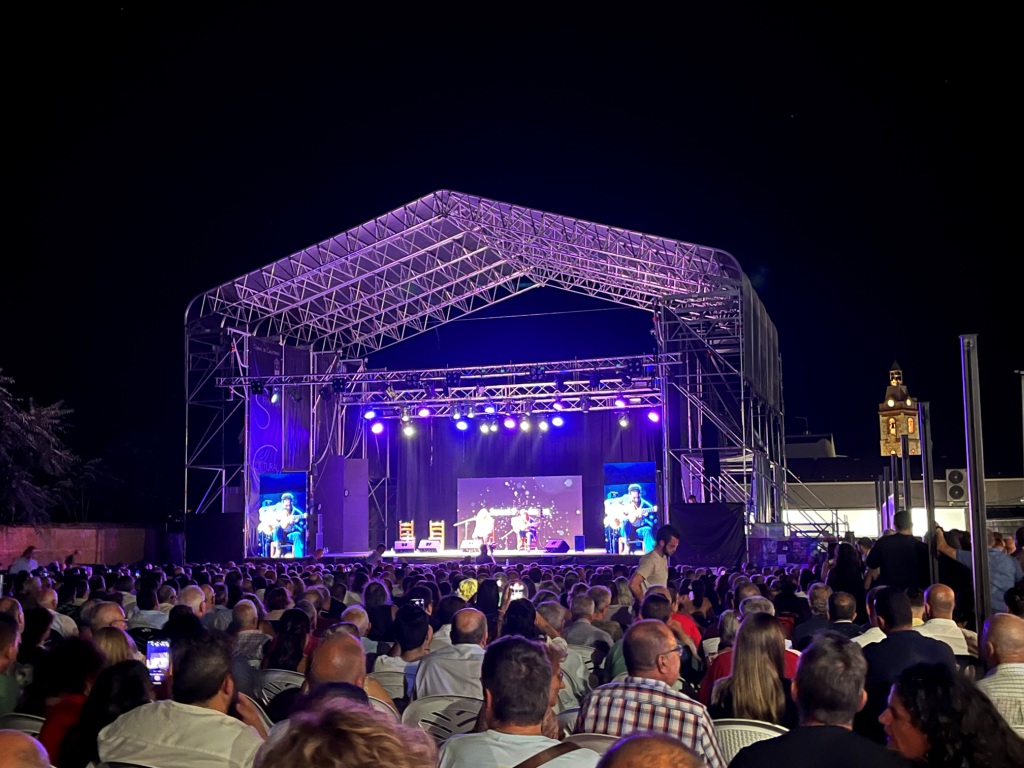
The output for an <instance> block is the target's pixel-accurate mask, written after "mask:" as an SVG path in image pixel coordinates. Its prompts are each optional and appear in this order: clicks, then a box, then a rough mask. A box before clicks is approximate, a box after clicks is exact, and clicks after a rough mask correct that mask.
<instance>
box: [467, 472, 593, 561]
mask: <svg viewBox="0 0 1024 768" xmlns="http://www.w3.org/2000/svg"><path fill="white" fill-rule="evenodd" d="M482 507H485V508H487V510H488V511H489V512H490V513H491V516H492V517H493V518H494V542H495V545H496V546H497V548H498V549H515V548H516V536H515V532H514V531H513V530H512V518H513V517H514V516H515V515H517V514H518V513H519V511H520V510H521V509H527V510H529V512H530V516H531V517H532V518H533V519H534V520H536V521H537V523H538V524H537V539H538V540H539V543H540V545H541V546H543V544H544V542H545V541H548V540H549V539H564V540H565V541H567V542H569V543H570V544H572V542H573V540H574V537H575V536H582V535H583V477H582V476H581V475H557V476H550V477H460V478H459V479H458V501H457V508H458V519H459V521H460V522H462V521H468V520H473V519H474V518H475V517H476V514H477V512H479V511H480V509H481V508H482ZM459 527H460V529H461V530H460V531H459V536H460V537H463V538H467V537H472V536H473V523H471V522H470V523H467V524H466V525H463V526H459Z"/></svg>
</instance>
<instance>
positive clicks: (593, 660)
mask: <svg viewBox="0 0 1024 768" xmlns="http://www.w3.org/2000/svg"><path fill="white" fill-rule="evenodd" d="M569 650H570V651H576V652H577V653H578V654H579V655H580V656H582V657H583V664H584V666H586V669H587V675H588V676H589V679H588V681H587V686H588V690H591V691H592V690H594V689H595V688H597V687H598V686H599V685H601V682H602V680H603V677H604V660H605V656H607V655H608V654H607V653H606V652H605V651H603V650H601V649H600V648H591V647H590V646H589V645H570V646H569Z"/></svg>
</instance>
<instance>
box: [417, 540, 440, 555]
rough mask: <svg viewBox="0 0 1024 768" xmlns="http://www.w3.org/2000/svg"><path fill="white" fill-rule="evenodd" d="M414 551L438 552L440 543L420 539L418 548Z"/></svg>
mask: <svg viewBox="0 0 1024 768" xmlns="http://www.w3.org/2000/svg"><path fill="white" fill-rule="evenodd" d="M416 549H417V550H418V551H419V552H440V551H441V542H439V541H438V540H437V539H420V543H419V546H417V547H416Z"/></svg>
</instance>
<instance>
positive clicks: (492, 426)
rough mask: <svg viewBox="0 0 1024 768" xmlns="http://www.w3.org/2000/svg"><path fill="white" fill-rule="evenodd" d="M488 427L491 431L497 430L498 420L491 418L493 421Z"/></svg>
mask: <svg viewBox="0 0 1024 768" xmlns="http://www.w3.org/2000/svg"><path fill="white" fill-rule="evenodd" d="M487 429H489V430H490V431H491V432H497V431H498V422H497V421H495V420H494V419H491V422H490V423H489V424H488V425H487Z"/></svg>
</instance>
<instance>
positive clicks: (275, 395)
mask: <svg viewBox="0 0 1024 768" xmlns="http://www.w3.org/2000/svg"><path fill="white" fill-rule="evenodd" d="M280 399H281V388H280V387H271V388H270V402H272V403H276V402H277V401H278V400H280Z"/></svg>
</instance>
